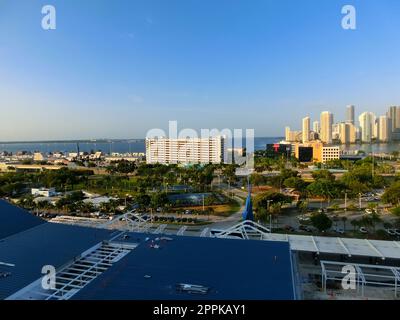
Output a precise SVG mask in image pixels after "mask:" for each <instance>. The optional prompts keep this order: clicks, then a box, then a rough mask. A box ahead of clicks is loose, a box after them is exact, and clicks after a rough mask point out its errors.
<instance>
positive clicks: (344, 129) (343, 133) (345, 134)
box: [339, 122, 357, 144]
mask: <svg viewBox="0 0 400 320" xmlns="http://www.w3.org/2000/svg"><path fill="white" fill-rule="evenodd" d="M356 138H357V135H356V127H355V126H354V125H353V124H352V123H350V122H341V123H340V124H339V139H340V143H342V144H352V143H356Z"/></svg>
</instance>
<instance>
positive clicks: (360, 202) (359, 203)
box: [358, 192, 361, 210]
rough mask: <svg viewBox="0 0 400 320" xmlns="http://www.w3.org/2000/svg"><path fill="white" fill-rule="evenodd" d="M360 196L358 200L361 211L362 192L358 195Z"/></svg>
mask: <svg viewBox="0 0 400 320" xmlns="http://www.w3.org/2000/svg"><path fill="white" fill-rule="evenodd" d="M358 196H359V198H358V199H359V200H358V201H359V206H360V210H361V192H360V193H359V194H358Z"/></svg>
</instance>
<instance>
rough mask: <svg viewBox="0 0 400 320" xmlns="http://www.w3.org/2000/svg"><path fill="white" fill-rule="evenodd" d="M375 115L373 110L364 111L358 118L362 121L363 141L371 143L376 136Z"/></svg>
mask: <svg viewBox="0 0 400 320" xmlns="http://www.w3.org/2000/svg"><path fill="white" fill-rule="evenodd" d="M375 118H376V117H375V115H374V114H373V113H372V112H363V113H362V114H361V115H360V116H359V118H358V120H359V121H360V129H361V142H366V143H370V142H371V141H372V138H373V137H374V129H375Z"/></svg>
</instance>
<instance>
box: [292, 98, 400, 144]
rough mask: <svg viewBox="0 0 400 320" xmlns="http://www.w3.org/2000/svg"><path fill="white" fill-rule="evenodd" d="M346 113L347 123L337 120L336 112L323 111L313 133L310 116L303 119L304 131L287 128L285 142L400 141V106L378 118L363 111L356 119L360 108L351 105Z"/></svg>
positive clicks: (393, 107) (379, 115) (348, 142)
mask: <svg viewBox="0 0 400 320" xmlns="http://www.w3.org/2000/svg"><path fill="white" fill-rule="evenodd" d="M345 112H346V119H345V120H344V121H334V119H335V115H334V114H333V113H332V112H330V111H322V112H321V113H320V117H319V119H318V120H315V121H313V122H312V123H313V126H312V130H311V120H312V119H311V118H310V117H309V116H306V117H305V118H302V121H301V130H300V131H299V130H292V128H291V127H289V126H285V141H286V142H302V143H303V144H307V143H308V142H309V141H317V140H318V141H321V142H322V143H323V144H327V145H330V144H332V143H333V144H355V143H357V142H358V143H374V142H382V143H387V142H392V141H400V106H390V107H389V108H388V109H387V111H386V112H383V113H382V114H378V115H376V114H375V113H373V112H371V111H361V112H359V114H358V117H356V114H357V112H356V106H354V105H347V106H346V110H345ZM356 118H357V120H356Z"/></svg>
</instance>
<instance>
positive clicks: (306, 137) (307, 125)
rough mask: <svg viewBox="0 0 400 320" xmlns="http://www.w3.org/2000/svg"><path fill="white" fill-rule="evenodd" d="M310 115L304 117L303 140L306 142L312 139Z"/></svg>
mask: <svg viewBox="0 0 400 320" xmlns="http://www.w3.org/2000/svg"><path fill="white" fill-rule="evenodd" d="M310 122H311V121H310V117H305V118H304V119H303V126H302V133H303V135H302V140H303V143H304V142H308V141H309V140H310Z"/></svg>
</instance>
